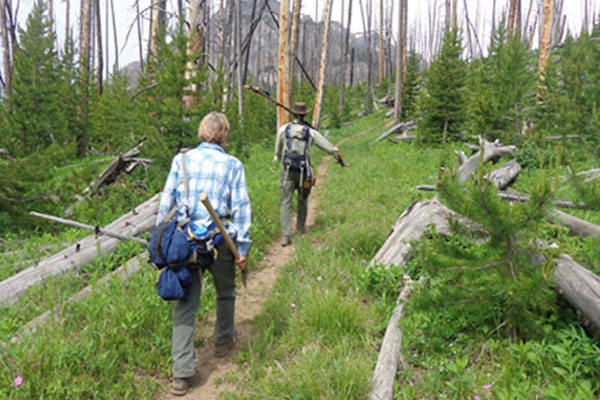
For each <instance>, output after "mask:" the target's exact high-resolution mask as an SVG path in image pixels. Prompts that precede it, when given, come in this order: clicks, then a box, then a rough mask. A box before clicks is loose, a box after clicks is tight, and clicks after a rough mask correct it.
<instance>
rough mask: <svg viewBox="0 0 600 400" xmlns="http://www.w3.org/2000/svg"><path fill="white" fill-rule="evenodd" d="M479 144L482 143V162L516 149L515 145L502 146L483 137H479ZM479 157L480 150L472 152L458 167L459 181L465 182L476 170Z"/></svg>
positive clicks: (493, 159) (495, 159)
mask: <svg viewBox="0 0 600 400" xmlns="http://www.w3.org/2000/svg"><path fill="white" fill-rule="evenodd" d="M479 143H480V145H482V144H483V147H484V153H483V163H484V164H485V163H486V162H488V161H497V160H498V159H499V158H500V157H502V156H505V155H507V154H511V153H514V152H515V151H516V150H517V147H516V146H504V145H502V144H501V143H500V142H499V141H497V140H496V141H495V142H488V141H487V140H485V139H482V138H479ZM480 159H481V150H479V151H478V152H477V153H475V154H473V155H472V156H471V157H469V159H468V160H467V161H466V162H465V163H464V164H463V165H461V166H460V168H459V169H458V175H459V181H460V182H461V183H465V182H466V181H467V180H468V179H469V177H470V176H471V174H473V172H475V171H477V165H479V160H480Z"/></svg>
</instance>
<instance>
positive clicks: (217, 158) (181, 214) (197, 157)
mask: <svg viewBox="0 0 600 400" xmlns="http://www.w3.org/2000/svg"><path fill="white" fill-rule="evenodd" d="M182 156H185V157H186V169H187V174H188V182H189V196H188V198H187V199H186V195H185V186H184V184H183V166H182V163H181V157H182ZM202 192H206V194H207V195H208V199H209V200H210V203H211V204H212V206H213V208H214V209H215V211H216V213H217V215H218V216H219V217H225V216H229V220H228V221H229V222H228V224H227V231H228V232H229V235H230V236H231V239H232V240H234V241H235V242H237V249H238V252H239V253H240V255H247V254H248V251H249V250H250V246H251V244H252V241H251V240H250V223H251V217H252V215H251V211H250V198H249V196H248V188H247V186H246V175H245V172H244V166H243V165H242V163H241V162H240V160H238V159H237V158H235V157H233V156H231V155H228V154H227V153H225V151H224V150H223V149H222V148H221V147H220V146H219V145H217V144H215V143H206V142H205V143H202V144H200V146H198V147H196V148H195V149H193V150H190V151H188V152H186V153H185V154H181V153H180V154H178V155H176V156H175V158H173V163H172V164H171V171H170V172H169V176H168V177H167V181H166V183H165V188H164V190H163V192H162V196H161V198H160V204H159V206H158V217H157V220H156V224H157V225H158V224H160V223H161V222H162V220H163V219H164V218H165V217H166V215H167V214H168V213H169V211H170V210H171V208H172V207H173V204H174V203H175V204H177V207H178V209H177V214H176V215H177V219H178V220H182V219H185V217H186V216H185V207H184V205H187V206H188V209H189V216H190V219H191V220H192V221H194V222H197V223H201V224H204V225H205V226H209V225H210V224H212V222H213V221H212V218H211V217H210V214H209V213H208V211H207V210H206V208H205V207H204V205H203V204H202V202H201V201H200V193H202Z"/></svg>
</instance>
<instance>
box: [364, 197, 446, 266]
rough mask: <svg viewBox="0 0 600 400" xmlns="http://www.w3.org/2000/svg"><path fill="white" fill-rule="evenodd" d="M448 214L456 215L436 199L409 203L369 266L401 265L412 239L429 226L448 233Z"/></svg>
mask: <svg viewBox="0 0 600 400" xmlns="http://www.w3.org/2000/svg"><path fill="white" fill-rule="evenodd" d="M450 216H453V217H454V218H456V217H457V215H456V214H455V213H453V212H452V211H450V209H448V208H447V207H445V206H443V205H442V204H441V203H439V202H438V201H437V200H424V201H421V202H418V203H413V204H411V205H410V206H409V207H408V208H407V209H406V210H405V211H404V212H403V213H402V215H400V218H399V219H398V221H396V224H395V225H394V227H393V228H392V233H391V234H390V236H389V237H388V238H387V240H386V241H385V243H384V244H383V246H381V248H380V249H379V250H378V251H377V254H375V257H373V259H372V260H371V263H370V264H369V265H370V266H372V265H374V264H375V263H380V264H383V265H384V266H385V267H386V268H389V267H390V266H391V265H392V264H394V265H403V264H404V263H405V262H406V261H407V260H408V255H409V251H410V248H411V247H412V244H411V243H410V242H411V241H412V240H415V239H419V238H421V237H422V236H423V233H424V232H425V231H426V230H427V229H428V227H429V226H431V225H434V226H435V230H436V232H438V233H448V232H449V229H450V225H449V223H448V219H449V218H450Z"/></svg>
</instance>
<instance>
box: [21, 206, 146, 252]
mask: <svg viewBox="0 0 600 400" xmlns="http://www.w3.org/2000/svg"><path fill="white" fill-rule="evenodd" d="M29 215H32V216H34V217H38V218H43V219H47V220H49V221H54V222H58V223H60V224H65V225H69V226H74V227H76V228H82V229H87V230H88V231H93V232H95V233H96V234H103V235H106V236H111V237H114V238H116V239H119V240H133V241H135V242H138V243H141V244H143V245H145V246H147V245H148V241H147V240H144V239H140V238H138V237H135V236H127V235H123V234H121V233H119V232H113V231H110V230H106V229H104V228H100V227H99V226H97V225H96V226H92V225H88V224H84V223H81V222H77V221H72V220H70V219H65V218H60V217H55V216H53V215H47V214H42V213H38V212H35V211H31V212H30V213H29Z"/></svg>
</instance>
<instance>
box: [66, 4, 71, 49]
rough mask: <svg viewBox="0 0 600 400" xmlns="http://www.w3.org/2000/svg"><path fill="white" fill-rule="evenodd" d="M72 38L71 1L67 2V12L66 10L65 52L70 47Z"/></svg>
mask: <svg viewBox="0 0 600 400" xmlns="http://www.w3.org/2000/svg"><path fill="white" fill-rule="evenodd" d="M70 37H71V0H67V1H66V10H65V50H67V46H68V45H69V40H70Z"/></svg>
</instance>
